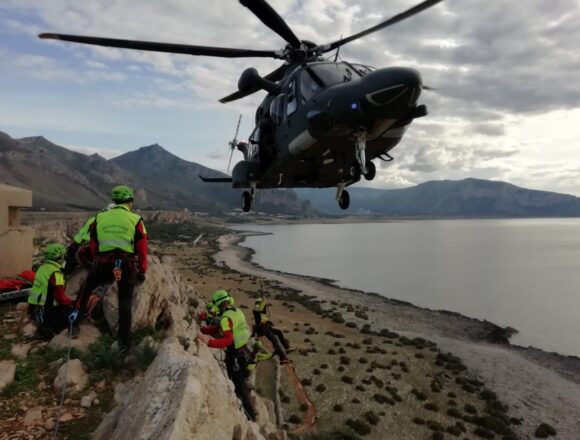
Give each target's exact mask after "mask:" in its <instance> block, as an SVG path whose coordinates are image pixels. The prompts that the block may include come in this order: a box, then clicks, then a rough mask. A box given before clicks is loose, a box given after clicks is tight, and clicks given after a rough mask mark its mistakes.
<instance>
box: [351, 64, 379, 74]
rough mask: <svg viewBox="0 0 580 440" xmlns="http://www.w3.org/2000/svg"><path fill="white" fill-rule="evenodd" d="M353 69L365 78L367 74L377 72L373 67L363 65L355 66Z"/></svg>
mask: <svg viewBox="0 0 580 440" xmlns="http://www.w3.org/2000/svg"><path fill="white" fill-rule="evenodd" d="M353 67H354V68H355V69H356V70H357V71H358V72H359V73H360V74H361V75H362V76H365V75H366V74H367V73H371V72H372V71H373V70H375V68H374V67H371V66H365V65H363V64H353Z"/></svg>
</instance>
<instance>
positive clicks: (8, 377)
mask: <svg viewBox="0 0 580 440" xmlns="http://www.w3.org/2000/svg"><path fill="white" fill-rule="evenodd" d="M14 373H16V362H15V361H13V360H8V361H0V391H2V390H3V389H4V387H6V386H8V385H10V384H11V383H12V382H13V381H14Z"/></svg>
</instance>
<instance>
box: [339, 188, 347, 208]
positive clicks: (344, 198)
mask: <svg viewBox="0 0 580 440" xmlns="http://www.w3.org/2000/svg"><path fill="white" fill-rule="evenodd" d="M349 205H350V195H349V194H348V191H347V190H343V191H342V192H341V193H340V196H339V198H338V206H340V207H341V208H342V209H348V207H349Z"/></svg>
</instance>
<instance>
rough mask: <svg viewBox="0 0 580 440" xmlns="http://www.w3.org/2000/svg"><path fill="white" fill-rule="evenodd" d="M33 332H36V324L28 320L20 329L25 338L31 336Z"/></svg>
mask: <svg viewBox="0 0 580 440" xmlns="http://www.w3.org/2000/svg"><path fill="white" fill-rule="evenodd" d="M35 333H36V326H35V325H34V324H33V323H32V322H29V323H28V324H26V325H25V326H24V328H23V329H22V334H23V335H24V337H25V338H32V337H34V334H35Z"/></svg>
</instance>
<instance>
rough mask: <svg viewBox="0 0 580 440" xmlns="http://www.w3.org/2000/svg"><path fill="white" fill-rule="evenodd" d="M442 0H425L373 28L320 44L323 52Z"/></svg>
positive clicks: (403, 18)
mask: <svg viewBox="0 0 580 440" xmlns="http://www.w3.org/2000/svg"><path fill="white" fill-rule="evenodd" d="M442 1H443V0H425V1H424V2H422V3H419V4H418V5H416V6H413V7H412V8H411V9H407V10H406V11H405V12H401V13H400V14H397V15H395V16H394V17H391V18H389V19H388V20H385V21H383V22H382V23H379V24H377V25H376V26H373V27H372V28H369V29H367V30H365V31H362V32H359V33H358V34H354V35H351V36H350V37H347V38H341V39H340V40H337V41H335V42H333V43H330V44H325V45H323V46H320V47H321V49H322V52H323V53H324V52H329V51H331V50H334V49H336V48H337V47H340V46H342V45H344V44H346V43H350V42H351V41H354V40H356V39H358V38H361V37H364V36H366V35H369V34H372V33H373V32H376V31H378V30H380V29H383V28H386V27H387V26H391V25H393V24H395V23H398V22H400V21H403V20H405V19H407V18H409V17H411V16H413V15H415V14H418V13H419V12H422V11H424V10H425V9H428V8H430V7H431V6H435V5H436V4H437V3H439V2H442Z"/></svg>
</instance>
